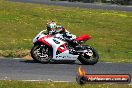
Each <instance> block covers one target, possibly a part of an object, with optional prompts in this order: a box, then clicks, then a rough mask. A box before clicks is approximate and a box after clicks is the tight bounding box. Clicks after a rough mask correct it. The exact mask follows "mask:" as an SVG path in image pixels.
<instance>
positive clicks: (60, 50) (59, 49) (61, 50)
mask: <svg viewBox="0 0 132 88" xmlns="http://www.w3.org/2000/svg"><path fill="white" fill-rule="evenodd" d="M61 46H63V47H64V49H61V48H60V47H61ZM61 46H59V47H58V49H57V50H58V51H59V52H64V51H66V50H68V49H67V47H66V44H63V45H61Z"/></svg>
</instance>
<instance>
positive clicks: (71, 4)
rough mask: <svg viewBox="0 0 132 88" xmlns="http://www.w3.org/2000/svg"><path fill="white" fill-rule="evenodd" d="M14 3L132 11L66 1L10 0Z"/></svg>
mask: <svg viewBox="0 0 132 88" xmlns="http://www.w3.org/2000/svg"><path fill="white" fill-rule="evenodd" d="M10 1H14V2H25V3H35V4H47V5H55V6H66V7H79V8H88V9H104V10H118V11H132V6H121V5H98V4H90V3H79V2H78V3H77V2H76V3H75V2H67V1H50V0H10Z"/></svg>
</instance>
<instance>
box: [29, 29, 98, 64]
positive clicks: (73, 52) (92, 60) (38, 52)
mask: <svg viewBox="0 0 132 88" xmlns="http://www.w3.org/2000/svg"><path fill="white" fill-rule="evenodd" d="M46 31H47V30H43V31H41V32H40V33H39V34H37V35H36V37H35V38H34V39H33V44H34V46H33V47H32V49H31V56H32V58H33V59H34V60H35V61H36V62H40V63H61V62H62V63H63V62H69V63H74V62H75V61H76V60H77V59H78V60H79V61H80V62H81V63H82V64H85V65H94V64H96V63H97V62H98V59H99V55H98V53H97V52H96V50H95V49H94V48H93V47H91V46H88V45H83V44H84V43H85V42H86V41H87V40H89V39H90V38H91V36H89V35H82V36H80V37H77V38H76V41H77V42H78V45H76V46H75V45H74V44H73V43H72V44H70V43H69V42H67V41H66V40H64V38H63V36H62V34H55V35H49V34H47V33H46Z"/></svg>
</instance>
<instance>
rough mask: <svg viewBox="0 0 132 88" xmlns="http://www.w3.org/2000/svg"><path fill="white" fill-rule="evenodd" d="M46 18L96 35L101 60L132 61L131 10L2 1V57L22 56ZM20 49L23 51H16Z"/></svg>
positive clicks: (93, 42)
mask: <svg viewBox="0 0 132 88" xmlns="http://www.w3.org/2000/svg"><path fill="white" fill-rule="evenodd" d="M47 20H54V21H57V22H58V23H61V25H63V26H64V27H65V28H67V29H68V30H69V31H71V32H72V33H73V34H76V35H77V36H79V35H82V34H89V35H91V36H92V37H93V39H92V40H91V41H88V42H87V43H86V44H88V45H91V46H93V47H95V48H96V50H97V51H98V52H99V55H100V61H103V62H104V61H105V62H132V46H131V45H132V35H131V34H132V26H131V23H132V12H121V11H107V10H91V9H79V8H66V7H59V6H58V7H57V6H48V5H39V4H30V3H19V2H17V3H16V2H9V1H5V0H0V56H7V57H23V56H24V55H27V54H29V52H24V53H23V51H25V50H30V49H31V47H32V38H33V37H34V36H35V35H36V34H37V33H38V32H39V31H41V30H43V29H44V28H45V24H46V22H47ZM17 51H21V52H20V53H19V54H16V52H17Z"/></svg>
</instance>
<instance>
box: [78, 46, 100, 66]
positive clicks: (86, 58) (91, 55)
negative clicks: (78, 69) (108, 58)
mask: <svg viewBox="0 0 132 88" xmlns="http://www.w3.org/2000/svg"><path fill="white" fill-rule="evenodd" d="M86 50H87V52H84V53H82V54H80V55H79V57H78V60H79V61H80V62H81V63H82V64H85V65H94V64H96V63H97V62H98V59H99V55H98V53H97V52H96V51H95V49H93V48H87V49H86Z"/></svg>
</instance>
